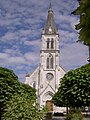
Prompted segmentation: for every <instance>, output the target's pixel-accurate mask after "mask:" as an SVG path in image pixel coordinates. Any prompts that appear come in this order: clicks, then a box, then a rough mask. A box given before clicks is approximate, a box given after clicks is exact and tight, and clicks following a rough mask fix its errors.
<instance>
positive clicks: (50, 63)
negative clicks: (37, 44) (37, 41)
mask: <svg viewBox="0 0 90 120" xmlns="http://www.w3.org/2000/svg"><path fill="white" fill-rule="evenodd" d="M46 64H47V65H46V66H47V69H53V56H52V55H51V54H49V55H48V57H47V63H46Z"/></svg>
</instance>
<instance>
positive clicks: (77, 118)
mask: <svg viewBox="0 0 90 120" xmlns="http://www.w3.org/2000/svg"><path fill="white" fill-rule="evenodd" d="M82 119H83V115H82V114H81V110H80V109H73V108H71V109H70V110H69V113H68V116H67V120H82Z"/></svg>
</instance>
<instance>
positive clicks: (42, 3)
mask: <svg viewBox="0 0 90 120" xmlns="http://www.w3.org/2000/svg"><path fill="white" fill-rule="evenodd" d="M49 4H50V0H0V66H1V67H6V68H9V69H12V70H13V71H14V72H15V74H16V75H17V76H18V77H19V80H20V81H21V82H24V81H25V75H26V73H28V74H29V73H30V72H32V71H33V70H34V69H35V68H36V67H37V66H38V64H39V56H40V52H39V51H40V49H41V32H42V29H43V27H44V25H45V22H46V19H47V14H48V8H49ZM77 6H78V2H77V0H52V8H53V11H54V17H55V22H56V25H57V27H58V31H59V34H60V40H59V41H60V43H59V44H60V65H61V66H62V67H63V68H64V69H65V70H66V71H69V70H71V69H76V68H78V67H80V66H82V65H84V64H86V63H88V62H87V57H88V48H87V47H86V46H84V45H83V44H82V43H77V42H76V41H77V40H78V31H75V27H74V26H75V24H77V23H78V22H79V18H78V17H77V16H74V15H71V12H72V11H73V10H75V8H77Z"/></svg>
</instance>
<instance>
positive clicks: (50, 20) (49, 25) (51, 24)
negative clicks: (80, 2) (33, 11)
mask: <svg viewBox="0 0 90 120" xmlns="http://www.w3.org/2000/svg"><path fill="white" fill-rule="evenodd" d="M43 34H46V35H48V34H54V35H55V34H58V30H57V27H56V24H55V21H54V15H53V10H52V5H51V4H50V7H49V10H48V17H47V21H46V24H45V27H44V29H43Z"/></svg>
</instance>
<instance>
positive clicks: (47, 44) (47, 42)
mask: <svg viewBox="0 0 90 120" xmlns="http://www.w3.org/2000/svg"><path fill="white" fill-rule="evenodd" d="M49 42H50V40H49V38H48V39H47V49H49Z"/></svg>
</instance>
